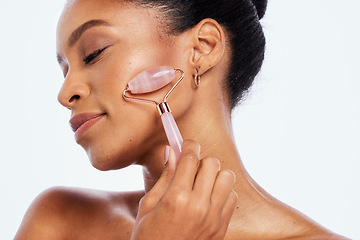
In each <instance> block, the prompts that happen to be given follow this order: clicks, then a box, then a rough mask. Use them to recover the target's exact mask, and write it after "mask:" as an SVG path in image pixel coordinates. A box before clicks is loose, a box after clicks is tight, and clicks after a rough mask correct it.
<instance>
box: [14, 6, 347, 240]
mask: <svg viewBox="0 0 360 240" xmlns="http://www.w3.org/2000/svg"><path fill="white" fill-rule="evenodd" d="M94 19H102V20H105V21H107V22H108V24H105V25H104V24H102V25H97V26H93V27H91V28H88V29H87V30H86V31H85V32H83V34H82V35H81V36H80V38H79V39H77V41H75V42H74V41H73V42H72V43H71V44H69V43H70V42H69V38H70V36H71V35H72V33H73V32H74V30H75V29H77V28H78V27H79V26H81V25H82V24H84V23H86V22H88V21H89V20H94ZM226 38H227V36H226V33H225V32H224V30H223V29H222V27H221V26H220V25H219V24H218V23H217V22H216V21H214V20H212V19H204V20H203V21H201V22H200V23H198V24H197V25H196V26H195V27H194V28H192V29H191V30H188V31H186V32H184V33H182V34H180V35H177V36H171V35H168V34H165V33H164V31H163V28H162V25H161V15H159V13H157V12H156V11H154V10H151V9H144V8H141V7H138V6H136V5H133V4H129V3H121V2H119V1H111V0H101V1H100V0H86V1H85V0H73V1H69V2H68V4H67V5H66V7H65V9H64V12H63V14H62V16H61V18H60V20H59V24H58V30H57V53H58V56H59V59H60V61H59V62H60V66H61V68H62V70H63V72H64V77H65V80H64V85H63V87H62V89H61V90H60V92H59V95H58V99H59V102H60V103H61V104H62V105H64V107H66V108H69V109H70V110H71V113H72V116H75V115H77V114H81V113H104V114H105V115H104V116H102V117H101V119H100V120H99V121H98V122H97V123H96V124H94V125H93V126H92V127H91V128H90V129H88V130H87V131H86V132H85V133H84V134H82V135H81V136H78V137H77V139H76V141H77V142H78V144H80V145H81V146H82V147H83V148H84V149H85V151H86V152H87V154H88V156H89V159H90V161H91V163H92V165H93V166H94V167H95V168H98V169H100V170H110V169H119V168H124V167H126V166H129V165H132V164H140V165H142V166H143V169H144V170H143V173H144V183H145V190H144V191H140V192H127V193H123V192H104V191H97V190H89V189H75V188H61V187H57V188H52V189H49V190H46V191H45V192H43V193H42V194H40V195H39V197H38V198H36V199H35V200H34V202H33V203H32V205H31V206H30V207H29V209H28V211H27V213H26V215H25V217H24V220H23V222H22V224H21V227H20V229H19V231H18V233H17V235H16V237H15V239H130V238H131V239H252V240H254V239H347V238H344V237H341V236H339V235H336V234H334V233H332V232H330V231H328V230H327V229H325V228H323V227H322V226H320V225H319V224H317V223H315V222H314V221H312V220H311V219H309V218H308V217H306V216H304V215H303V214H301V213H299V212H298V211H296V210H294V209H292V208H290V207H289V206H287V205H285V204H283V203H281V202H280V201H278V200H277V199H275V198H273V197H272V196H271V195H270V194H268V193H267V192H266V191H265V190H263V189H262V188H261V187H260V186H259V185H257V184H256V182H255V181H254V180H253V179H252V178H251V177H250V176H249V174H248V173H247V172H246V169H245V168H244V166H243V164H242V162H241V159H240V156H239V154H238V152H237V148H236V145H235V142H234V138H233V132H232V125H231V109H230V105H229V102H228V100H227V94H226V91H224V89H223V88H222V87H221V86H222V83H223V81H224V80H225V79H224V76H225V75H226V69H227V66H228V64H229V53H230V49H229V47H228V43H227V41H226ZM104 48H106V49H105V50H104V51H102V52H101V54H99V55H98V56H97V57H96V58H95V59H94V60H93V62H92V63H91V64H85V63H84V61H83V58H85V57H86V56H88V55H89V54H91V53H93V52H94V51H96V50H98V49H104ZM161 65H167V66H172V67H174V68H180V69H182V70H183V71H184V73H185V77H184V80H183V81H182V83H181V84H180V85H179V86H178V87H177V88H176V90H175V92H174V93H173V94H172V95H171V96H170V97H169V104H170V106H171V107H172V111H173V115H174V117H175V119H176V121H177V124H178V126H179V129H180V131H181V133H182V135H183V137H184V138H186V139H193V140H187V141H185V142H184V145H183V152H182V157H181V159H180V160H179V161H178V163H176V159H175V155H174V152H173V151H172V150H171V149H170V150H169V151H168V150H167V149H166V148H165V146H166V145H167V144H168V143H167V139H166V136H165V134H164V132H163V129H162V126H161V122H160V119H159V116H158V113H157V112H156V110H155V107H154V106H153V105H150V104H138V103H133V102H127V101H125V100H124V99H123V98H122V91H123V90H124V89H125V88H126V85H127V83H128V81H129V80H130V79H131V78H132V77H134V76H135V75H136V74H138V73H140V72H142V71H143V70H146V69H148V68H152V67H156V66H161ZM196 69H198V72H199V75H201V85H200V87H199V88H196V87H195V84H194V75H195V73H196ZM175 82H176V80H174V82H172V83H171V84H169V85H168V86H166V87H164V88H163V89H160V90H158V91H156V92H154V93H151V94H146V95H144V96H142V97H146V98H150V99H154V100H157V101H160V100H161V99H162V98H163V96H164V95H165V94H166V93H167V91H168V90H169V89H170V88H171V86H172V85H173V84H175ZM184 96H186V97H184ZM219 139H221V142H219ZM164 149H165V150H164ZM200 149H201V150H200ZM164 151H165V153H166V154H165V155H167V156H168V157H165V158H167V159H168V162H167V164H166V166H164V161H165V159H164ZM209 156H211V157H209ZM219 169H221V170H219ZM230 170H231V171H230ZM235 179H236V180H235ZM235 192H236V193H237V194H236V193H235Z"/></svg>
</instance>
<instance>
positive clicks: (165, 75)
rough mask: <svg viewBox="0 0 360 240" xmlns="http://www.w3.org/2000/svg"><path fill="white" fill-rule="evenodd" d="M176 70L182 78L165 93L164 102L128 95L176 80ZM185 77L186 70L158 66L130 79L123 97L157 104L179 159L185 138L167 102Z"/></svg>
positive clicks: (140, 92)
mask: <svg viewBox="0 0 360 240" xmlns="http://www.w3.org/2000/svg"><path fill="white" fill-rule="evenodd" d="M175 72H180V73H181V78H180V79H179V80H178V81H177V83H176V84H175V85H174V86H173V87H172V88H171V89H170V91H169V92H168V93H167V94H166V95H165V97H164V100H163V102H162V103H158V102H156V101H153V100H149V99H142V98H133V97H129V96H127V95H126V93H127V92H130V93H132V94H142V93H148V92H153V91H156V90H158V89H160V88H162V87H164V86H166V85H167V84H169V83H170V82H171V81H172V80H174V79H175ZM183 78H184V72H183V71H182V70H180V69H175V70H174V69H173V68H172V67H169V66H161V67H156V68H152V69H149V70H146V71H144V72H141V73H139V74H138V75H136V76H135V77H134V78H133V79H131V80H130V82H129V83H128V87H127V88H126V89H125V91H124V93H123V97H124V98H125V99H127V100H135V101H141V102H147V103H154V104H156V106H157V109H158V111H159V113H160V116H161V121H162V123H163V126H164V129H165V133H166V136H167V139H168V141H169V144H170V146H171V148H172V149H174V151H175V154H176V157H177V159H179V158H180V153H181V147H182V143H183V139H182V137H181V134H180V131H179V128H178V127H177V125H176V123H175V120H174V117H173V115H172V114H171V110H170V108H169V105H168V103H167V98H168V96H169V95H170V93H172V91H173V90H174V89H175V87H176V86H177V85H178V84H179V83H180V81H181V80H182V79H183Z"/></svg>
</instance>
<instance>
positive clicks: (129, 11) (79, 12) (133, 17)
mask: <svg viewBox="0 0 360 240" xmlns="http://www.w3.org/2000/svg"><path fill="white" fill-rule="evenodd" d="M156 15H157V14H156V13H155V11H154V10H152V9H149V8H144V7H140V6H137V5H135V4H133V3H129V2H124V1H120V0H70V1H68V2H67V4H66V6H65V8H64V10H63V12H62V15H61V17H60V19H59V22H58V26H57V47H58V49H59V48H61V46H62V45H64V44H65V43H66V41H67V39H68V38H69V36H70V35H71V33H72V32H73V31H74V30H75V29H76V28H78V27H79V26H80V25H82V24H83V23H85V22H88V21H90V20H95V19H96V20H97V19H101V20H105V21H107V22H109V23H110V24H111V25H114V26H115V27H118V28H119V30H120V31H126V30H130V29H131V31H132V32H136V31H137V30H142V31H146V30H147V31H154V30H157V31H158V30H159V29H158V27H159V26H158V25H159V24H158V23H159V21H158V20H157V19H158V16H156Z"/></svg>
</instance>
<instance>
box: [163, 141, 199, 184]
mask: <svg viewBox="0 0 360 240" xmlns="http://www.w3.org/2000/svg"><path fill="white" fill-rule="evenodd" d="M199 156H200V145H199V144H198V143H197V142H195V141H192V140H186V141H184V143H183V147H182V153H181V157H180V159H179V161H178V165H177V167H176V172H175V176H174V179H173V182H172V184H171V187H170V188H173V189H174V190H175V191H176V190H177V189H179V188H180V189H183V190H188V191H191V190H192V188H193V184H194V179H195V176H196V173H197V170H198V167H199Z"/></svg>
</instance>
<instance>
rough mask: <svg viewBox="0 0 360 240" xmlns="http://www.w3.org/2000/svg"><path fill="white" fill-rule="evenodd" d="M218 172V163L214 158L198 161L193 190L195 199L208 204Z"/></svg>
mask: <svg viewBox="0 0 360 240" xmlns="http://www.w3.org/2000/svg"><path fill="white" fill-rule="evenodd" d="M219 171H220V162H219V160H217V159H216V158H204V159H202V160H201V161H200V166H199V169H198V172H197V175H196V179H195V183H194V188H193V192H194V193H195V197H197V199H203V200H208V202H209V203H210V197H211V193H212V191H213V188H214V183H215V179H216V177H217V175H218V173H219Z"/></svg>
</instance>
